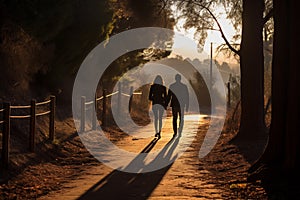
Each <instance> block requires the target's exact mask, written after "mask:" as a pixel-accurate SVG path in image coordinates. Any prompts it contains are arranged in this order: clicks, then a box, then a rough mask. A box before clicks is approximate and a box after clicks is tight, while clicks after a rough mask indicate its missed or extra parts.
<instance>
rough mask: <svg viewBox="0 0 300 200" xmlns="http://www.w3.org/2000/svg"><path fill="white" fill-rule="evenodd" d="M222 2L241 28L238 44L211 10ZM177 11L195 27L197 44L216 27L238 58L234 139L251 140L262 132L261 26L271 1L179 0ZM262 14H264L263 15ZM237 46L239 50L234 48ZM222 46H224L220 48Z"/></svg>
mask: <svg viewBox="0 0 300 200" xmlns="http://www.w3.org/2000/svg"><path fill="white" fill-rule="evenodd" d="M220 3H221V4H223V5H224V7H225V8H227V10H226V12H227V16H228V17H229V18H231V19H232V20H233V22H234V26H235V28H236V29H239V28H240V26H241V27H242V34H241V35H237V36H236V38H239V37H241V43H240V45H239V44H238V45H237V44H232V43H231V42H230V41H228V40H227V38H226V36H225V34H224V32H223V30H222V27H221V24H219V22H218V20H217V17H216V16H215V15H214V14H213V12H212V10H213V9H214V8H215V7H216V5H220ZM179 4H180V6H178V7H179V8H180V9H181V12H182V13H183V16H184V17H186V19H187V20H186V24H185V27H186V28H189V27H196V28H197V36H198V38H199V41H200V43H203V42H204V39H205V37H206V31H207V30H208V29H214V26H213V25H214V23H216V24H217V26H218V31H220V33H221V36H222V38H223V39H224V41H225V44H226V46H227V49H228V50H230V51H232V52H234V53H235V54H236V55H238V56H239V58H240V68H241V70H240V71H241V102H242V103H241V105H242V113H241V124H240V131H239V134H238V138H242V139H255V138H257V137H260V136H261V135H262V134H263V133H264V132H265V123H264V87H263V84H264V57H263V34H262V33H263V28H264V25H265V24H266V22H268V20H269V19H270V18H271V17H272V12H271V11H272V9H271V7H272V4H271V3H270V1H269V0H267V1H266V2H264V0H253V1H252V0H243V1H237V0H229V1H228V0H223V1H214V0H207V1H201V3H199V2H198V1H194V0H191V1H184V0H183V1H180V3H179ZM264 13H265V17H264ZM238 48H240V49H238ZM223 49H224V48H223Z"/></svg>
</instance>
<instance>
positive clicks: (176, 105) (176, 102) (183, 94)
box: [166, 74, 189, 137]
mask: <svg viewBox="0 0 300 200" xmlns="http://www.w3.org/2000/svg"><path fill="white" fill-rule="evenodd" d="M175 80H176V82H175V83H173V84H171V85H170V87H169V90H168V96H167V99H166V106H167V105H168V104H169V102H171V103H170V106H171V107H172V115H173V131H174V135H173V137H175V136H176V135H177V130H179V133H180V134H181V132H182V129H183V123H184V110H186V111H188V109H189V92H188V88H187V86H186V85H185V84H183V83H182V82H181V76H180V74H176V75H175ZM178 117H179V128H178V129H177V120H178Z"/></svg>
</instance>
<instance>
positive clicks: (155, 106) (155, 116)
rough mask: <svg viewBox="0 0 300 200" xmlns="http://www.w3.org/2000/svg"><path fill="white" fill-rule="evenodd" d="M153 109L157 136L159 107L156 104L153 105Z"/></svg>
mask: <svg viewBox="0 0 300 200" xmlns="http://www.w3.org/2000/svg"><path fill="white" fill-rule="evenodd" d="M152 111H153V115H154V128H155V136H157V133H158V107H157V105H156V104H155V105H153V106H152Z"/></svg>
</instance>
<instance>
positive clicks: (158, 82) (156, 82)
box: [153, 75, 163, 85]
mask: <svg viewBox="0 0 300 200" xmlns="http://www.w3.org/2000/svg"><path fill="white" fill-rule="evenodd" d="M153 83H154V84H159V85H163V79H162V77H161V76H160V75H157V76H156V77H155V79H154V82H153Z"/></svg>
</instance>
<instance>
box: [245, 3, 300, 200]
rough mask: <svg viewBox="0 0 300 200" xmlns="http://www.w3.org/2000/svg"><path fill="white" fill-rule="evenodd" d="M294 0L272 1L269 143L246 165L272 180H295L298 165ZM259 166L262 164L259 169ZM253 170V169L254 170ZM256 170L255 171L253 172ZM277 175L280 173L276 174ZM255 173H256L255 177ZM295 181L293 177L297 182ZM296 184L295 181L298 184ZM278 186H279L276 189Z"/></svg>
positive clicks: (299, 110) (298, 97)
mask: <svg viewBox="0 0 300 200" xmlns="http://www.w3.org/2000/svg"><path fill="white" fill-rule="evenodd" d="M297 3H298V2H297V0H288V1H281V0H274V51H273V65H272V70H273V72H272V74H273V75H272V121H271V127H270V133H269V135H270V136H269V142H268V145H267V148H266V150H265V152H264V154H263V155H262V157H261V159H260V160H259V161H258V162H257V163H256V164H255V165H253V166H252V167H251V168H250V172H254V173H253V174H252V176H255V177H257V178H258V179H262V180H264V181H268V182H269V183H273V184H272V185H273V186H272V187H273V188H274V184H275V182H276V181H274V180H276V179H277V180H278V178H279V180H280V183H281V185H282V183H283V182H284V183H287V185H288V186H289V187H288V188H284V189H285V190H288V192H287V195H288V196H289V197H292V196H293V192H292V191H290V189H291V188H292V187H290V186H293V187H294V186H295V185H294V183H293V185H289V184H291V183H292V181H291V179H292V180H294V179H298V178H299V176H297V175H299V172H298V171H299V167H300V148H299V147H300V136H299V127H298V125H299V124H300V118H299V116H300V106H299V102H300V93H299V87H298V85H299V84H298V81H297V78H298V76H299V74H300V72H299V55H298V48H299V46H300V40H299V35H297V34H296V33H297V31H296V29H297V28H298V27H299V26H300V25H299V21H297V19H298V12H299V8H300V7H299V6H297ZM259 166H265V167H264V170H263V171H260V170H258V169H259ZM255 170H256V171H255ZM255 173H256V174H255ZM280 174H281V175H282V176H281V177H280ZM258 175H259V176H258ZM298 181H299V180H297V182H298ZM298 185H299V183H298ZM280 189H282V188H280Z"/></svg>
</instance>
